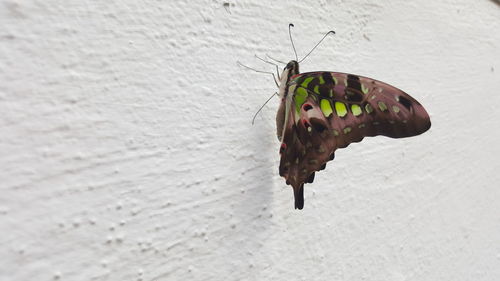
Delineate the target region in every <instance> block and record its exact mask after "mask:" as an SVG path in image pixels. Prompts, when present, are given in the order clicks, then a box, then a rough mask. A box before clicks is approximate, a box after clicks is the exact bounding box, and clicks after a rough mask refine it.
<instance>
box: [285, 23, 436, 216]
mask: <svg viewBox="0 0 500 281" xmlns="http://www.w3.org/2000/svg"><path fill="white" fill-rule="evenodd" d="M290 26H293V25H292V24H291V25H290ZM325 36H326V35H325ZM290 38H291V33H290ZM320 42H321V41H320ZM318 44H319V43H318ZM292 46H293V41H292ZM316 46H317V45H316ZM313 49H314V48H313ZM294 51H295V47H294ZM302 60H303V59H302ZM280 77H281V78H280V80H279V82H280V83H279V97H280V98H281V103H280V106H279V108H278V112H277V115H276V127H277V135H278V139H279V141H280V142H281V145H280V148H279V153H280V155H281V159H280V165H279V175H280V176H282V177H284V178H285V180H286V184H287V185H291V186H292V187H293V193H294V198H295V209H302V208H303V207H304V184H305V183H312V182H313V180H314V176H315V173H316V172H317V171H320V170H323V169H325V167H326V163H327V162H328V161H330V160H333V159H334V156H335V151H336V150H337V149H339V148H345V147H347V146H348V145H349V144H351V143H354V142H360V141H361V140H362V139H363V138H364V137H371V136H377V135H383V136H387V137H391V138H405V137H411V136H416V135H419V134H422V133H424V132H425V131H427V130H428V129H429V128H430V126H431V122H430V118H429V115H428V114H427V112H426V110H425V109H424V107H423V106H422V105H421V104H420V103H419V102H418V101H417V100H415V99H414V98H412V97H411V96H410V95H408V94H407V93H405V92H404V91H402V90H400V89H398V88H396V87H394V86H391V85H389V84H387V83H384V82H381V81H378V80H375V79H372V78H368V77H363V76H359V75H354V74H348V73H340V72H324V71H322V72H307V73H300V72H299V62H298V60H292V61H290V62H289V63H288V64H287V65H286V66H285V68H284V69H283V72H282V74H281V76H280Z"/></svg>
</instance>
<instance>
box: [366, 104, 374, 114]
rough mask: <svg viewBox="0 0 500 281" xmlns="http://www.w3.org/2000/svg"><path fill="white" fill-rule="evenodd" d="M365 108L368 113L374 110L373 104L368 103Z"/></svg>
mask: <svg viewBox="0 0 500 281" xmlns="http://www.w3.org/2000/svg"><path fill="white" fill-rule="evenodd" d="M365 110H366V112H367V113H368V114H370V113H372V112H373V107H372V106H371V104H369V103H367V104H366V105H365Z"/></svg>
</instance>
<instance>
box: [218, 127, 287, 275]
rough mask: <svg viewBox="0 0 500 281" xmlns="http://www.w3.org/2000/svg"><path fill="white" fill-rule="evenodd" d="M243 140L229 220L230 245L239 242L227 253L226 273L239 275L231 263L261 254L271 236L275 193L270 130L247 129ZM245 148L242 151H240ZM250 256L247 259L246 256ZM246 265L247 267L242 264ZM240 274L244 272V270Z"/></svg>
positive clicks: (273, 152) (273, 154)
mask: <svg viewBox="0 0 500 281" xmlns="http://www.w3.org/2000/svg"><path fill="white" fill-rule="evenodd" d="M247 132H248V134H246V138H245V139H244V141H242V143H241V146H242V150H243V151H245V150H246V151H247V155H246V156H244V157H243V158H242V160H240V161H238V164H237V165H238V166H237V167H236V169H237V170H238V171H240V173H239V174H238V175H236V181H235V182H237V184H238V185H240V186H238V187H237V190H238V194H236V195H235V198H234V201H233V203H234V209H233V216H232V218H231V226H230V227H231V229H232V234H231V236H232V237H231V239H229V240H231V241H240V242H239V243H238V245H237V246H235V245H233V246H231V250H230V251H228V256H227V257H225V258H226V259H227V260H228V266H229V267H230V271H235V270H236V271H241V270H242V268H234V267H240V266H241V265H234V264H232V265H231V261H234V260H239V259H241V258H242V255H243V256H246V257H248V258H249V259H251V258H252V257H251V256H253V254H254V253H258V252H259V251H260V250H262V241H266V238H267V237H269V236H270V235H271V232H272V221H271V220H272V217H273V215H272V208H271V207H272V203H273V195H274V191H275V190H276V188H277V187H276V186H274V176H273V175H274V173H273V171H272V169H273V168H275V164H276V163H275V161H274V160H275V159H276V154H277V152H276V151H275V150H274V149H273V148H274V147H273V143H274V142H273V141H272V138H273V137H274V138H275V137H276V136H275V135H273V133H274V129H271V125H269V126H268V125H262V123H260V124H256V125H255V126H251V125H249V128H248V130H247ZM244 146H246V147H244ZM248 255H251V256H248ZM245 265H247V264H245ZM243 270H247V268H244V269H243ZM250 279H251V278H250Z"/></svg>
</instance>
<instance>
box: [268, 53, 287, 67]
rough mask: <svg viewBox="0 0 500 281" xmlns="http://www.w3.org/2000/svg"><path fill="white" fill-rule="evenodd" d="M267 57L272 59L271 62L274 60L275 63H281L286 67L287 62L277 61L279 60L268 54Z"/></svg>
mask: <svg viewBox="0 0 500 281" xmlns="http://www.w3.org/2000/svg"><path fill="white" fill-rule="evenodd" d="M266 57H268V58H269V59H271V60H273V61H275V62H279V63H282V64H284V65H286V62H284V61H280V60H277V59H275V58H273V57H271V56H270V55H268V54H266Z"/></svg>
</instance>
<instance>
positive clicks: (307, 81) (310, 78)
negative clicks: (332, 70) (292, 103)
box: [300, 77, 314, 88]
mask: <svg viewBox="0 0 500 281" xmlns="http://www.w3.org/2000/svg"><path fill="white" fill-rule="evenodd" d="M313 79H314V77H307V78H306V79H304V81H303V82H302V84H300V86H302V87H304V88H307V85H309V83H311V81H312V80H313Z"/></svg>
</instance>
